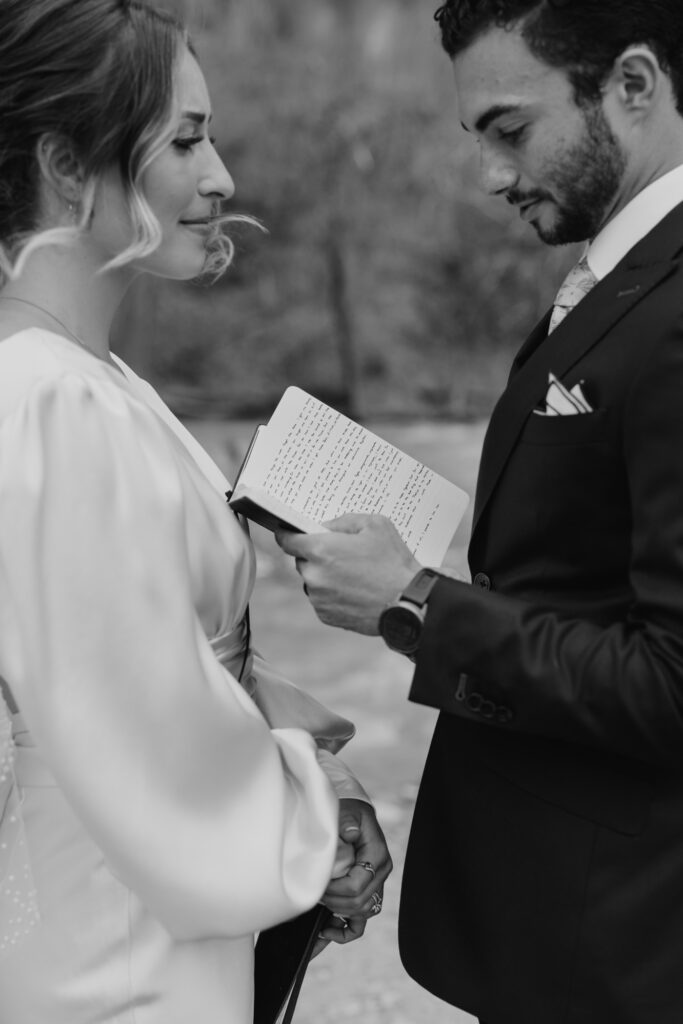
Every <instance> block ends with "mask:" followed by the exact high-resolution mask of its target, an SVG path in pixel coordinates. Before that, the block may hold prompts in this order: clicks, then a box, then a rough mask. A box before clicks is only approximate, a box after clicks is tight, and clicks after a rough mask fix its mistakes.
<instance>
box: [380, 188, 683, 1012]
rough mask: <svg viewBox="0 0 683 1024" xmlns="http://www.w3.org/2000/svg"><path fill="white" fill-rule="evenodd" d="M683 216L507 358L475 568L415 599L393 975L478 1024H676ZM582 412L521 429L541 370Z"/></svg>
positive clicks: (681, 956)
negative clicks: (415, 781) (420, 738)
mask: <svg viewBox="0 0 683 1024" xmlns="http://www.w3.org/2000/svg"><path fill="white" fill-rule="evenodd" d="M682 256H683V206H680V207H678V208H677V209H676V210H674V211H673V212H672V213H671V214H670V215H669V216H668V217H666V219H665V220H664V221H662V222H661V224H660V225H659V226H658V227H657V228H655V230H654V231H652V232H651V233H650V234H649V235H648V236H647V237H646V238H645V239H644V240H643V241H642V242H640V243H639V244H638V245H637V246H636V247H635V248H634V249H633V250H632V251H631V252H630V253H629V254H628V256H627V257H626V258H625V259H624V260H623V261H622V262H621V263H620V264H619V266H618V267H617V268H616V269H615V270H614V271H613V272H612V273H611V274H609V275H608V276H607V277H606V278H605V279H604V280H603V281H601V282H600V283H599V284H598V285H597V286H596V287H595V288H594V289H593V291H592V292H591V293H590V294H589V295H588V296H587V297H586V298H585V299H584V300H583V301H582V302H581V303H580V305H579V306H577V308H576V309H575V310H574V311H573V312H572V313H571V314H570V315H569V316H568V317H567V319H566V320H565V321H564V323H563V324H562V325H561V326H560V327H559V328H558V329H557V330H556V331H555V332H554V333H553V334H552V335H551V336H550V337H549V338H546V334H547V326H548V317H545V318H544V320H543V321H542V323H541V324H540V325H539V327H538V328H537V329H536V330H535V331H534V332H533V334H532V335H531V337H530V338H529V340H528V341H527V343H526V344H525V346H524V347H523V349H522V350H521V352H520V354H519V355H518V357H517V360H516V361H515V365H514V367H513V372H512V375H511V378H510V381H509V384H508V387H507V389H506V391H505V393H504V394H503V396H502V398H501V399H500V402H499V403H498V405H497V407H496V409H495V411H494V413H493V416H492V419H491V423H490V426H489V430H488V433H487V436H486V440H485V443H484V450H483V454H482V461H481V469H480V476H479V482H478V485H477V497H476V503H475V515H474V526H473V532H472V539H471V544H470V552H469V558H470V566H471V569H472V573H473V582H474V584H475V585H472V586H471V585H468V584H464V583H459V582H457V581H451V580H444V581H441V582H439V583H438V584H437V586H436V588H435V589H434V590H433V591H432V595H431V597H430V599H429V607H428V614H427V621H426V626H425V633H424V639H423V642H422V644H421V647H420V652H419V657H418V662H417V669H416V672H415V677H414V680H413V685H412V690H411V695H410V696H411V699H412V700H414V701H417V702H419V703H422V704H428V705H431V706H433V707H436V708H439V709H440V710H441V712H442V714H441V715H440V717H439V721H438V724H437V728H436V732H435V734H434V738H433V741H432V746H431V750H430V753H429V757H428V760H427V764H426V767H425V772H424V777H423V780H422V785H421V788H420V794H419V797H418V802H417V807H416V811H415V817H414V822H413V828H412V833H411V838H410V843H409V849H408V855H407V862H406V867H405V873H404V885H403V893H402V905H401V922H400V945H401V954H402V958H403V962H404V964H405V966H406V968H407V970H408V972H409V973H410V974H411V975H412V976H413V977H414V978H415V979H416V980H417V981H418V982H420V984H422V985H424V986H425V987H426V988H428V989H430V990H431V991H432V992H434V993H436V994H437V995H438V996H440V997H441V998H442V999H445V1000H447V1001H448V1002H450V1003H453V1004H455V1005H457V1006H460V1007H462V1008H464V1009H466V1010H469V1011H470V1012H472V1013H474V1014H478V1015H480V1016H482V1017H484V1018H485V1019H486V1020H487V1021H489V1022H490V1024H682V1022H683V262H682V261H681V257H682ZM549 371H553V372H554V373H555V374H556V375H557V376H558V377H559V378H560V379H561V380H562V381H563V383H565V385H566V386H567V387H570V388H571V387H573V386H574V385H575V384H576V383H577V382H578V381H584V384H583V389H584V393H585V394H586V396H587V398H588V400H589V401H590V403H591V405H592V407H593V409H594V410H595V411H594V412H592V413H589V414H585V415H577V416H569V417H541V416H535V415H533V414H532V410H533V409H534V407H536V406H537V405H541V404H542V403H543V399H544V397H545V392H546V390H547V386H548V372H549Z"/></svg>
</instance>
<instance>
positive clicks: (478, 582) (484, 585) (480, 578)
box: [472, 572, 491, 590]
mask: <svg viewBox="0 0 683 1024" xmlns="http://www.w3.org/2000/svg"><path fill="white" fill-rule="evenodd" d="M472 582H473V583H474V585H475V587H481V589H482V590H490V589H491V577H490V576H487V575H486V573H485V572H478V573H477V574H476V576H475V577H474V579H473V580H472Z"/></svg>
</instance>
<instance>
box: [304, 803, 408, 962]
mask: <svg viewBox="0 0 683 1024" xmlns="http://www.w3.org/2000/svg"><path fill="white" fill-rule="evenodd" d="M339 836H340V840H341V841H342V842H341V843H340V846H339V848H338V850H337V859H336V862H335V870H333V878H332V880H331V881H330V884H329V885H328V887H327V889H326V891H325V893H324V895H323V897H322V900H321V902H322V903H324V904H325V906H326V907H327V908H328V910H329V911H330V917H329V920H328V921H327V922H326V924H325V926H324V928H323V929H322V931H321V932H320V937H319V939H318V942H317V944H316V946H315V948H314V950H313V956H317V954H318V953H320V952H321V951H322V950H323V949H324V948H325V946H326V945H327V944H328V942H340V943H346V942H353V941H354V939H359V938H360V937H361V935H362V934H363V932H364V931H365V926H366V924H367V921H368V919H369V918H371V917H375V916H376V915H377V914H379V913H380V912H381V909H382V898H383V893H384V882H385V880H386V879H387V877H388V876H389V874H390V872H391V870H392V867H393V864H392V861H391V855H390V854H389V849H388V847H387V844H386V840H385V838H384V834H383V832H382V830H381V828H380V827H379V824H378V822H377V818H376V816H375V812H374V809H373V808H372V806H371V805H370V804H368V803H366V802H365V801H364V800H346V799H342V800H340V801H339ZM335 875H336V876H337V877H334V876H335Z"/></svg>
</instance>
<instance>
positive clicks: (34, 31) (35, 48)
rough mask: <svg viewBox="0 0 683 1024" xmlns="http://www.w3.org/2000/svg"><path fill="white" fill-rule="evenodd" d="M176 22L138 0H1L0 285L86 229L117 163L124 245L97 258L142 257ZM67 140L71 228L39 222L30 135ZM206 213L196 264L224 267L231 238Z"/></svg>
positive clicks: (174, 57)
mask: <svg viewBox="0 0 683 1024" xmlns="http://www.w3.org/2000/svg"><path fill="white" fill-rule="evenodd" d="M183 47H187V48H188V49H189V50H190V52H191V53H193V55H194V53H195V51H194V49H193V47H192V43H191V41H190V39H189V37H188V34H187V31H186V29H185V28H184V26H183V25H182V24H181V23H180V22H179V21H178V20H177V19H176V18H173V17H172V16H171V15H169V14H166V13H164V12H162V11H159V10H157V9H156V8H154V7H152V6H150V5H149V4H147V3H145V2H143V0H28V2H27V0H0V286H1V285H2V283H4V281H6V280H7V279H14V278H16V277H18V276H19V274H20V273H21V271H22V268H23V266H24V265H25V263H26V260H27V259H28V257H29V256H30V254H31V253H32V252H33V251H35V249H37V248H38V247H40V246H44V245H50V244H54V243H60V242H61V243H63V242H65V241H69V240H73V239H74V238H76V237H77V236H78V234H79V232H80V231H83V230H84V229H86V228H87V225H88V223H89V221H90V217H91V215H92V209H93V202H94V196H95V190H96V186H97V181H98V177H99V176H100V175H101V174H102V173H104V172H105V171H107V170H110V169H112V168H116V169H117V170H118V172H119V174H120V177H121V181H122V184H123V188H124V194H125V196H126V199H127V203H128V208H129V212H130V219H131V224H132V229H133V238H132V241H131V243H130V245H129V246H128V247H127V248H126V249H125V250H124V251H123V252H121V253H119V254H118V255H117V256H116V258H115V259H113V260H112V261H110V263H108V264H107V266H106V267H105V268H103V269H105V270H106V269H111V268H114V267H118V266H123V265H125V264H127V263H130V262H131V261H132V260H138V259H140V258H142V257H145V256H148V255H149V254H150V253H152V252H154V250H155V249H156V248H157V247H158V245H159V243H160V242H161V227H160V225H159V222H158V221H157V218H156V217H155V215H154V213H153V211H152V209H151V208H150V206H149V203H148V202H147V200H146V198H145V195H144V192H143V191H142V187H141V180H142V176H143V174H144V172H145V170H146V169H147V167H149V165H150V163H151V162H152V161H153V160H154V159H155V157H156V156H158V155H159V153H160V152H161V151H162V150H163V148H164V147H165V146H166V145H167V144H168V142H169V141H170V139H171V138H172V131H173V128H172V119H173V114H174V109H173V103H174V94H175V91H174V79H175V72H176V68H177V63H178V58H179V54H180V53H182V50H183ZM49 133H52V134H55V135H58V136H60V137H62V138H64V139H65V140H67V141H68V142H69V143H70V144H71V146H72V147H73V149H74V152H75V153H76V154H77V156H78V157H79V159H80V160H81V161H82V165H83V169H84V175H85V187H84V191H83V195H82V197H81V202H80V210H79V217H78V223H77V224H76V225H75V226H74V227H73V228H65V227H60V228H51V229H47V230H41V229H40V226H39V220H40V187H39V186H40V173H41V172H40V169H39V165H38V158H37V146H38V142H39V140H40V139H41V137H42V136H44V135H45V134H49ZM243 219H248V218H242V217H239V216H234V215H233V216H228V215H226V216H225V217H220V218H219V219H218V220H217V221H215V222H214V226H213V229H212V235H211V237H210V238H209V240H208V243H207V260H206V264H205V267H204V273H206V274H208V275H210V276H212V277H214V278H215V277H218V276H220V274H222V273H223V272H224V271H225V270H226V269H227V267H228V266H229V264H230V262H231V260H232V256H233V251H234V250H233V244H232V242H231V240H230V238H229V237H227V235H226V234H225V233H224V231H225V225H226V224H227V223H229V222H230V221H232V220H243Z"/></svg>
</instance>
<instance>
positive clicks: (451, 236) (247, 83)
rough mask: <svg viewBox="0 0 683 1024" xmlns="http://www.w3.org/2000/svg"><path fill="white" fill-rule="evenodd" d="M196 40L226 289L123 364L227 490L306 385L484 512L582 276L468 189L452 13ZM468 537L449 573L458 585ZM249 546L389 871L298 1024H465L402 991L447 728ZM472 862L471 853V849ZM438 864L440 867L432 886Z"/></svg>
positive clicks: (184, 303)
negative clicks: (415, 831)
mask: <svg viewBox="0 0 683 1024" xmlns="http://www.w3.org/2000/svg"><path fill="white" fill-rule="evenodd" d="M157 3H159V5H160V6H163V7H166V8H167V9H169V10H173V11H175V12H180V13H181V14H183V15H184V16H185V17H186V19H187V20H188V22H189V24H190V26H191V29H192V34H193V38H194V42H195V44H196V47H197V50H198V52H199V56H200V59H201V62H202V65H203V68H204V71H205V74H206V77H207V80H208V83H209V88H210V91H211V95H212V101H213V106H214V121H215V123H214V125H213V126H212V131H213V132H215V134H216V136H217V139H218V142H217V148H218V150H219V152H220V153H221V155H222V157H223V159H224V160H225V163H226V165H227V167H228V169H229V170H230V173H231V174H232V176H233V178H234V179H235V182H236V187H237V193H236V196H235V199H234V200H233V202H232V204H231V208H232V209H233V210H234V211H235V212H245V213H249V214H252V215H254V216H256V217H258V218H259V219H260V220H261V221H262V223H263V224H264V225H265V227H266V228H267V231H268V233H267V234H261V233H259V232H258V231H257V230H255V229H253V228H248V227H240V228H236V229H235V231H234V238H235V241H236V245H237V255H236V260H235V264H234V266H233V268H232V269H231V270H230V272H229V273H228V274H227V275H226V277H225V278H224V279H222V280H221V281H220V282H219V283H218V284H216V285H214V286H213V287H211V288H209V287H206V286H205V285H198V284H187V285H184V284H182V285H179V284H176V283H173V284H171V283H166V282H163V281H155V280H152V279H148V280H141V281H139V282H138V283H137V284H136V285H135V286H134V288H133V290H132V292H131V294H130V296H129V299H128V300H127V302H126V304H125V306H124V308H123V309H122V311H121V314H120V316H119V318H118V321H117V325H116V332H115V334H116V336H115V348H116V350H117V351H118V352H119V353H120V354H121V355H122V356H123V358H124V359H126V361H128V362H129V363H130V364H131V365H132V366H133V367H134V368H135V369H137V370H138V371H139V372H141V373H142V374H143V375H144V376H146V377H147V378H148V379H150V380H151V381H152V382H153V383H154V384H155V385H156V386H157V387H158V389H159V390H160V391H161V393H162V395H163V396H164V398H165V399H166V400H167V401H168V403H169V404H170V405H171V407H172V408H173V409H174V411H175V412H176V413H177V414H178V415H180V416H181V417H182V418H184V419H185V420H186V421H187V423H188V425H189V426H190V428H191V429H192V430H193V431H194V433H195V434H196V435H197V436H198V437H199V438H200V440H201V441H202V442H203V443H204V444H205V445H206V446H207V447H208V449H209V450H210V451H211V452H212V453H213V454H214V456H215V457H216V459H217V460H218V461H219V463H220V464H221V465H222V466H223V468H224V469H225V471H226V472H227V474H228V475H232V474H233V473H234V471H235V468H236V466H237V465H239V462H240V461H241V457H242V455H243V453H244V451H245V449H246V446H247V443H248V440H249V438H250V436H251V433H252V431H253V428H254V425H255V423H256V422H258V421H263V420H265V419H267V418H268V416H269V415H270V413H271V412H272V409H273V408H274V406H275V405H276V403H277V401H278V399H279V397H280V395H281V394H282V391H283V390H284V388H285V387H287V386H288V385H290V384H296V385H298V386H299V387H302V388H304V389H306V390H308V391H310V392H312V393H313V394H315V395H316V396H317V397H319V398H321V399H323V400H324V401H327V402H328V403H329V404H331V405H333V406H334V407H335V408H338V409H339V410H341V411H343V412H345V413H347V414H349V415H351V416H353V417H354V418H356V419H359V420H362V421H363V422H364V423H365V424H366V425H368V426H369V427H370V428H371V429H374V430H375V431H376V432H377V433H380V434H381V435H382V436H383V437H385V438H386V439H387V440H389V441H391V442H393V443H394V444H397V445H398V446H399V447H401V448H403V449H404V450H406V451H408V452H410V453H411V454H413V455H414V456H416V457H417V458H419V459H420V460H421V461H423V462H425V463H427V464H428V465H430V466H431V467H432V468H433V469H435V470H437V471H439V472H441V473H443V474H444V475H445V476H447V477H449V478H450V479H452V480H454V481H455V482H456V483H459V484H460V485H461V486H463V487H465V488H466V489H467V490H468V491H470V493H473V489H474V483H475V479H476V468H477V462H478V458H479V452H480V448H481V442H482V438H483V433H484V429H485V425H486V420H487V418H488V415H489V413H490V411H491V408H492V406H493V403H494V401H495V399H496V397H497V395H498V394H499V393H500V391H501V389H502V387H503V385H504V383H505V379H506V376H507V372H508V367H509V364H510V361H511V358H512V355H513V353H514V351H515V349H516V348H517V347H518V346H519V344H520V343H521V341H522V340H523V338H524V336H525V334H526V333H527V332H528V330H529V329H530V327H531V326H532V325H533V323H534V322H535V320H536V319H537V318H538V317H539V316H540V314H541V313H542V312H543V311H544V309H545V308H546V306H547V305H548V304H549V302H550V301H551V299H552V296H553V294H554V292H555V290H556V287H557V285H558V284H559V282H560V281H561V280H562V277H563V276H564V273H565V272H566V269H567V268H568V267H569V266H570V265H571V263H572V262H573V260H574V258H575V254H574V253H572V252H568V251H567V250H559V251H555V250H549V249H546V248H544V247H543V246H542V245H540V243H539V242H538V241H537V239H536V237H535V235H534V233H533V231H531V230H530V229H529V228H528V226H526V225H523V224H521V223H520V222H519V220H518V219H517V218H516V215H515V214H514V212H513V211H512V210H511V209H510V208H509V207H508V206H507V204H506V203H505V202H504V201H503V200H501V199H497V200H493V199H490V198H487V197H485V196H483V195H482V194H481V193H480V192H479V191H478V187H477V183H476V176H477V155H476V144H475V142H474V140H473V139H472V138H471V137H470V136H468V135H466V133H465V132H464V131H463V130H462V128H461V126H460V121H459V115H458V110H457V105H456V99H455V95H454V89H453V83H452V77H451V69H450V66H449V62H448V60H447V58H446V56H445V55H444V54H443V53H442V52H441V50H440V46H439V41H438V32H437V27H436V25H435V24H434V22H433V20H432V14H433V11H434V8H435V7H436V6H437V0H431V2H427V0H157ZM470 522H471V512H470V514H469V515H468V516H467V517H466V519H465V522H464V523H463V524H462V526H461V527H460V529H459V530H458V533H457V534H456V537H455V539H454V542H453V545H452V547H451V550H450V551H449V555H448V559H447V561H448V564H451V565H453V566H456V567H459V568H461V569H462V568H464V567H465V550H466V544H467V538H468V532H469V527H470ZM254 537H255V542H256V546H257V551H258V556H259V559H258V561H259V579H258V582H257V588H256V594H255V597H254V602H253V605H252V615H253V621H254V628H255V633H256V636H257V640H258V645H259V647H260V648H261V649H262V650H263V651H264V653H266V654H267V655H268V656H269V657H270V658H271V659H272V660H274V661H276V662H277V663H278V664H279V665H281V666H282V667H283V668H284V670H285V671H286V672H288V673H289V675H290V676H291V678H293V679H294V680H295V681H296V682H298V683H299V684H300V685H302V686H304V687H307V688H309V689H310V691H311V692H312V693H313V694H314V695H315V696H316V697H318V698H319V699H321V700H322V701H324V702H325V703H327V704H328V705H329V706H331V707H333V708H335V709H336V710H337V711H339V712H340V713H341V714H344V715H347V716H348V717H350V718H352V719H354V721H356V723H357V725H358V734H357V737H356V739H355V740H354V741H353V743H352V744H351V745H350V746H349V750H348V757H347V760H348V762H349V763H350V764H351V765H352V767H353V768H354V769H355V770H356V771H357V772H358V774H359V776H360V777H361V778H362V779H363V781H364V782H365V784H366V785H367V787H368V789H369V791H370V793H371V795H372V796H373V798H374V799H375V801H376V804H377V807H378V810H379V813H380V817H381V819H382V822H383V825H384V827H385V830H386V833H387V836H388V839H389V841H390V845H391V848H392V853H393V855H394V859H395V862H396V870H395V872H394V875H393V876H392V879H391V880H390V883H389V885H388V886H387V891H386V897H385V909H384V912H383V913H382V914H381V915H380V916H379V917H378V918H377V919H376V920H375V921H373V922H371V924H370V927H369V928H368V932H367V936H366V938H365V939H364V940H363V942H356V943H353V944H352V945H349V946H347V947H344V948H334V949H331V950H329V951H327V952H326V953H325V954H324V955H323V956H321V957H319V958H318V959H317V960H316V961H315V962H314V963H313V964H312V966H311V968H310V971H309V975H308V977H307V980H306V984H305V986H304V990H303V993H302V996H301V1000H300V1005H299V1009H298V1011H297V1022H298V1024H341V1022H344V1021H347V1020H351V1019H354V1018H355V1019H356V1020H357V1021H361V1022H362V1024H422V1022H430V1024H465V1022H471V1021H472V1018H471V1017H469V1016H467V1015H466V1014H464V1013H460V1012H459V1011H456V1010H454V1009H453V1008H451V1007H447V1006H446V1005H445V1004H443V1003H441V1002H439V1001H438V1000H436V999H434V998H433V997H431V996H429V995H428V994H427V993H425V992H423V991H422V990H421V989H420V988H419V987H418V986H417V985H415V984H414V983H413V982H412V981H411V980H410V979H408V978H407V976H406V975H405V974H404V972H403V971H402V969H401V966H400V962H399V957H398V950H397V943H396V916H397V907H398V893H399V884H400V876H401V866H402V862H403V853H404V850H405V844H406V841H407V836H408V829H409V824H410V817H411V812H412V808H413V804H414V799H415V794H416V791H417V785H418V782H419V777H420V772H421V767H422V764H423V762H424V758H425V755H426V752H427V748H428V744H429V737H430V734H431V730H432V728H433V724H434V720H435V714H434V713H433V712H432V711H430V710H429V709H427V708H423V707H419V706H416V705H411V704H409V703H408V701H407V700H406V694H407V691H408V686H409V681H410V671H409V665H408V663H407V662H406V661H404V660H402V659H400V658H399V657H398V656H395V655H393V654H391V653H390V652H389V651H388V650H386V649H385V648H384V647H383V645H382V644H381V642H380V641H378V640H377V639H372V638H363V637H356V636H353V635H349V634H345V633H342V632H339V631H335V630H332V629H329V628H327V627H324V626H322V625H320V624H319V623H318V621H317V619H316V618H315V616H314V614H313V612H312V611H311V609H310V606H309V605H308V602H307V601H306V599H305V597H304V595H303V593H302V591H301V585H300V581H299V579H298V577H297V576H296V573H295V572H294V569H293V566H292V565H291V564H290V563H289V562H288V560H286V559H285V558H284V556H282V555H281V553H280V552H279V550H278V549H277V548H276V546H275V544H274V542H273V540H272V537H270V535H268V534H266V533H265V532H264V531H261V530H259V529H258V528H255V529H254ZM463 839H464V841H466V837H463ZM428 870H429V865H428V864H427V865H425V871H428Z"/></svg>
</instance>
